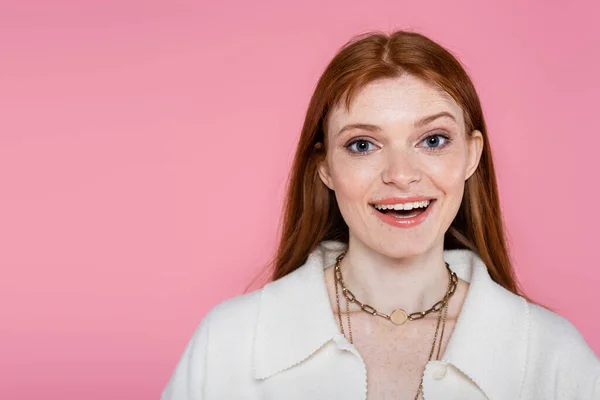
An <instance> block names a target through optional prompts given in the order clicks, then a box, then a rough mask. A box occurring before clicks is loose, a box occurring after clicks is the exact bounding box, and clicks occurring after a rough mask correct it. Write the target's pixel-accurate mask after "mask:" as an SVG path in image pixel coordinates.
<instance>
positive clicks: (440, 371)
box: [431, 364, 448, 381]
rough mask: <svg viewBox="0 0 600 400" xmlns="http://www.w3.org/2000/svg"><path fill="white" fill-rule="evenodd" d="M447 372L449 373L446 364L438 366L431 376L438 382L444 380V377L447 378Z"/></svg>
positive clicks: (434, 368)
mask: <svg viewBox="0 0 600 400" xmlns="http://www.w3.org/2000/svg"><path fill="white" fill-rule="evenodd" d="M447 371H448V367H446V366H445V365H444V364H436V365H435V366H434V367H433V368H432V369H431V376H432V377H433V379H435V380H436V381H439V380H441V379H444V377H445V376H446V372H447Z"/></svg>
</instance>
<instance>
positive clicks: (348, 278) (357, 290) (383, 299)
mask: <svg viewBox="0 0 600 400" xmlns="http://www.w3.org/2000/svg"><path fill="white" fill-rule="evenodd" d="M340 268H341V271H342V275H343V277H344V282H345V284H346V286H347V287H348V289H349V290H350V291H351V292H352V293H354V295H355V296H356V298H357V299H358V300H360V301H361V302H362V303H366V304H369V305H370V306H372V307H374V308H375V309H377V311H379V312H382V313H384V314H390V313H391V312H392V311H393V310H395V309H397V308H401V309H404V310H405V311H406V312H407V313H409V314H410V313H413V312H418V311H425V310H426V309H428V308H429V307H431V306H432V305H434V304H435V303H436V302H438V301H439V300H441V299H442V297H443V296H444V294H445V293H446V290H447V288H448V279H449V278H448V271H447V269H446V264H445V263H444V251H443V243H441V244H439V245H438V246H435V247H433V248H432V249H431V250H430V251H428V252H426V253H422V254H418V255H415V256H411V257H403V258H391V257H388V256H386V255H384V254H381V253H379V252H377V251H375V250H373V249H370V248H367V247H366V246H364V245H363V244H362V243H360V241H357V240H355V241H353V240H352V238H350V245H349V246H348V252H347V253H346V255H345V256H344V259H343V260H342V262H341V265H340Z"/></svg>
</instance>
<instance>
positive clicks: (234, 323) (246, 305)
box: [202, 289, 262, 333]
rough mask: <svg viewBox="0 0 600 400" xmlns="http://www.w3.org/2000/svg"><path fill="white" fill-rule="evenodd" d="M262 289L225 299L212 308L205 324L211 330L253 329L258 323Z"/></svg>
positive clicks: (204, 321)
mask: <svg viewBox="0 0 600 400" xmlns="http://www.w3.org/2000/svg"><path fill="white" fill-rule="evenodd" d="M261 294H262V289H258V290H255V291H253V292H250V293H245V294H240V295H237V296H235V297H231V298H229V299H226V300H223V301H221V302H220V303H217V304H216V305H215V306H213V308H211V309H210V310H209V311H208V313H207V314H206V316H205V317H204V319H203V320H202V323H203V324H206V325H207V328H208V329H209V330H210V331H211V332H215V331H217V332H218V333H223V332H226V331H227V330H228V329H233V328H235V330H237V332H238V333H239V331H240V329H253V328H254V325H255V323H256V319H257V315H258V309H259V305H260V297H261Z"/></svg>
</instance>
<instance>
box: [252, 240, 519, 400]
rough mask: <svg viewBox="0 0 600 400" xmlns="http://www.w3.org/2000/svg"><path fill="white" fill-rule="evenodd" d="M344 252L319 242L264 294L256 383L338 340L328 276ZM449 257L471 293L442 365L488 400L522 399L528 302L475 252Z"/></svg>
mask: <svg viewBox="0 0 600 400" xmlns="http://www.w3.org/2000/svg"><path fill="white" fill-rule="evenodd" d="M345 248H346V245H345V244H343V243H341V242H336V241H324V242H321V243H320V244H319V245H318V246H317V247H316V249H315V250H314V251H313V252H311V254H310V255H309V256H308V259H307V261H306V262H305V264H304V265H303V266H301V267H300V268H298V269H297V270H295V271H293V272H292V273H290V274H288V275H286V276H285V277H283V278H281V279H278V280H277V281H274V282H271V283H269V284H267V285H266V286H265V287H264V288H263V290H262V293H261V300H260V308H259V312H258V319H257V325H256V332H255V339H254V340H255V342H254V354H253V364H254V377H255V378H256V379H266V378H268V377H270V376H272V375H275V374H277V373H279V372H281V371H284V370H286V369H288V368H290V367H292V366H294V365H296V364H299V363H301V362H302V361H304V360H305V359H307V358H308V357H309V356H310V355H311V354H313V353H314V352H316V351H317V350H318V349H319V348H320V347H322V346H323V345H324V344H325V343H327V342H328V341H329V340H332V339H334V338H335V337H337V336H339V335H341V333H340V331H339V327H338V325H337V324H336V320H335V317H334V314H333V311H332V310H331V307H330V303H329V296H328V293H327V287H326V285H325V278H324V269H325V268H327V267H330V266H332V265H333V264H334V263H335V258H336V257H337V255H339V254H340V253H341V251H343V250H344V249H345ZM444 258H445V260H446V261H447V262H448V263H449V264H450V267H451V269H452V270H453V271H454V272H456V274H457V275H458V277H459V278H461V279H463V280H465V281H467V282H470V286H469V289H468V292H467V296H466V298H465V302H464V304H463V307H462V310H461V313H460V315H459V317H458V320H457V323H456V326H455V328H454V332H453V333H452V336H451V337H450V339H449V342H448V345H447V348H446V351H445V353H444V356H443V359H442V361H446V362H448V363H451V364H452V365H454V366H455V367H456V368H458V369H460V370H461V371H462V372H463V373H464V374H465V375H467V376H468V377H469V378H470V379H471V380H472V381H473V382H474V383H475V384H477V385H478V386H479V387H480V388H481V390H482V391H483V392H484V393H485V394H486V396H487V397H488V398H490V399H513V398H518V397H519V392H520V389H521V384H522V382H523V378H524V374H525V363H526V355H527V347H526V346H527V337H528V332H527V331H528V305H527V302H526V301H525V300H524V299H523V298H521V297H519V296H516V295H514V294H513V293H511V292H509V291H507V290H506V289H504V288H502V287H501V286H499V285H498V284H496V283H495V282H494V281H493V280H492V279H491V277H490V275H489V273H488V271H487V268H486V266H485V264H484V263H483V262H482V261H481V259H480V258H479V257H478V256H477V255H476V254H475V253H474V252H472V251H470V250H446V251H444Z"/></svg>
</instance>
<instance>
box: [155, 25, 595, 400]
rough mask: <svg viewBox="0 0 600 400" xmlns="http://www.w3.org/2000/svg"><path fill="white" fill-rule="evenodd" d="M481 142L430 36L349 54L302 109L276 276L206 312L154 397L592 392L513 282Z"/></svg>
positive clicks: (464, 95) (446, 58)
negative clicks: (261, 286)
mask: <svg viewBox="0 0 600 400" xmlns="http://www.w3.org/2000/svg"><path fill="white" fill-rule="evenodd" d="M487 135H488V133H487V129H486V125H485V121H484V118H483V113H482V110H481V105H480V102H479V98H478V96H477V93H476V91H475V88H474V87H473V84H472V82H471V80H470V79H469V77H468V76H467V74H466V72H465V71H464V69H463V67H462V66H461V64H460V63H459V62H458V60H456V58H455V57H454V56H453V55H452V54H450V53H449V52H448V51H447V50H445V49H444V48H443V47H441V46H440V45H438V44H437V43H435V42H433V41H431V40H430V39H428V38H427V37H425V36H423V35H420V34H418V33H413V32H405V31H398V32H394V33H392V34H390V35H385V34H381V33H373V34H367V35H363V36H360V37H358V38H355V39H354V40H352V41H351V42H349V43H348V44H346V45H345V46H344V47H343V48H342V49H341V50H340V52H339V53H338V54H337V55H336V56H335V57H334V58H333V60H332V61H331V62H330V64H329V65H328V66H327V68H326V70H325V72H324V73H323V75H322V76H321V78H320V80H319V83H318V85H317V88H316V90H315V93H314V94H313V96H312V99H311V102H310V104H309V107H308V111H307V114H306V119H305V121H304V126H303V129H302V135H301V137H300V140H299V143H298V148H297V151H296V155H295V158H294V163H293V167H292V171H291V176H290V182H289V187H288V192H287V198H286V204H285V210H284V218H283V229H282V237H281V241H280V244H279V248H278V253H277V258H276V260H275V268H274V271H273V276H272V282H270V283H268V284H267V285H265V286H264V287H263V288H262V290H258V291H254V292H251V293H247V294H244V295H242V296H238V297H235V298H233V299H230V300H227V301H225V302H223V303H221V304H219V305H218V306H216V307H214V308H213V309H212V310H211V311H210V312H209V313H208V315H207V316H206V317H205V318H204V320H203V321H202V322H201V323H200V326H199V327H198V329H197V331H196V332H195V334H194V336H193V337H192V339H191V341H190V342H189V344H188V346H187V348H186V349H185V352H184V354H183V355H182V357H181V360H180V362H179V364H178V365H177V368H176V369H175V372H174V374H173V376H172V378H171V380H170V382H169V383H168V385H167V387H166V388H165V390H164V392H163V396H162V398H163V400H175V399H177V400H192V399H194V400H198V399H238V398H244V399H266V398H268V399H292V400H293V399H338V398H339V399H350V400H354V399H362V400H364V399H383V398H393V399H420V398H422V399H426V400H433V399H446V400H447V399H462V400H464V399H467V400H468V399H493V400H495V399H498V400H500V399H502V400H504V399H511V400H512V399H540V400H541V399H543V400H548V399H561V400H564V399H590V400H591V399H598V398H600V362H599V360H598V358H597V357H596V356H595V355H594V353H593V352H592V351H591V350H590V348H589V347H588V345H587V344H586V342H585V341H584V340H583V339H582V337H581V335H580V334H579V333H578V331H577V330H576V329H575V328H574V327H573V325H571V324H570V323H569V322H568V321H567V320H566V319H564V318H563V317H561V316H559V315H557V314H555V313H553V312H551V311H549V310H547V309H545V308H543V307H541V306H539V305H536V304H535V303H533V302H532V301H530V300H528V299H527V298H526V297H525V296H524V294H523V293H522V291H521V290H520V289H519V285H518V283H517V281H516V279H515V274H514V271H513V268H512V265H511V262H510V258H509V255H508V251H507V247H506V242H505V237H504V229H503V225H502V217H501V213H500V204H499V200H498V190H497V185H496V177H495V172H494V165H493V163H492V155H491V148H490V145H489V140H488V136H487Z"/></svg>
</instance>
